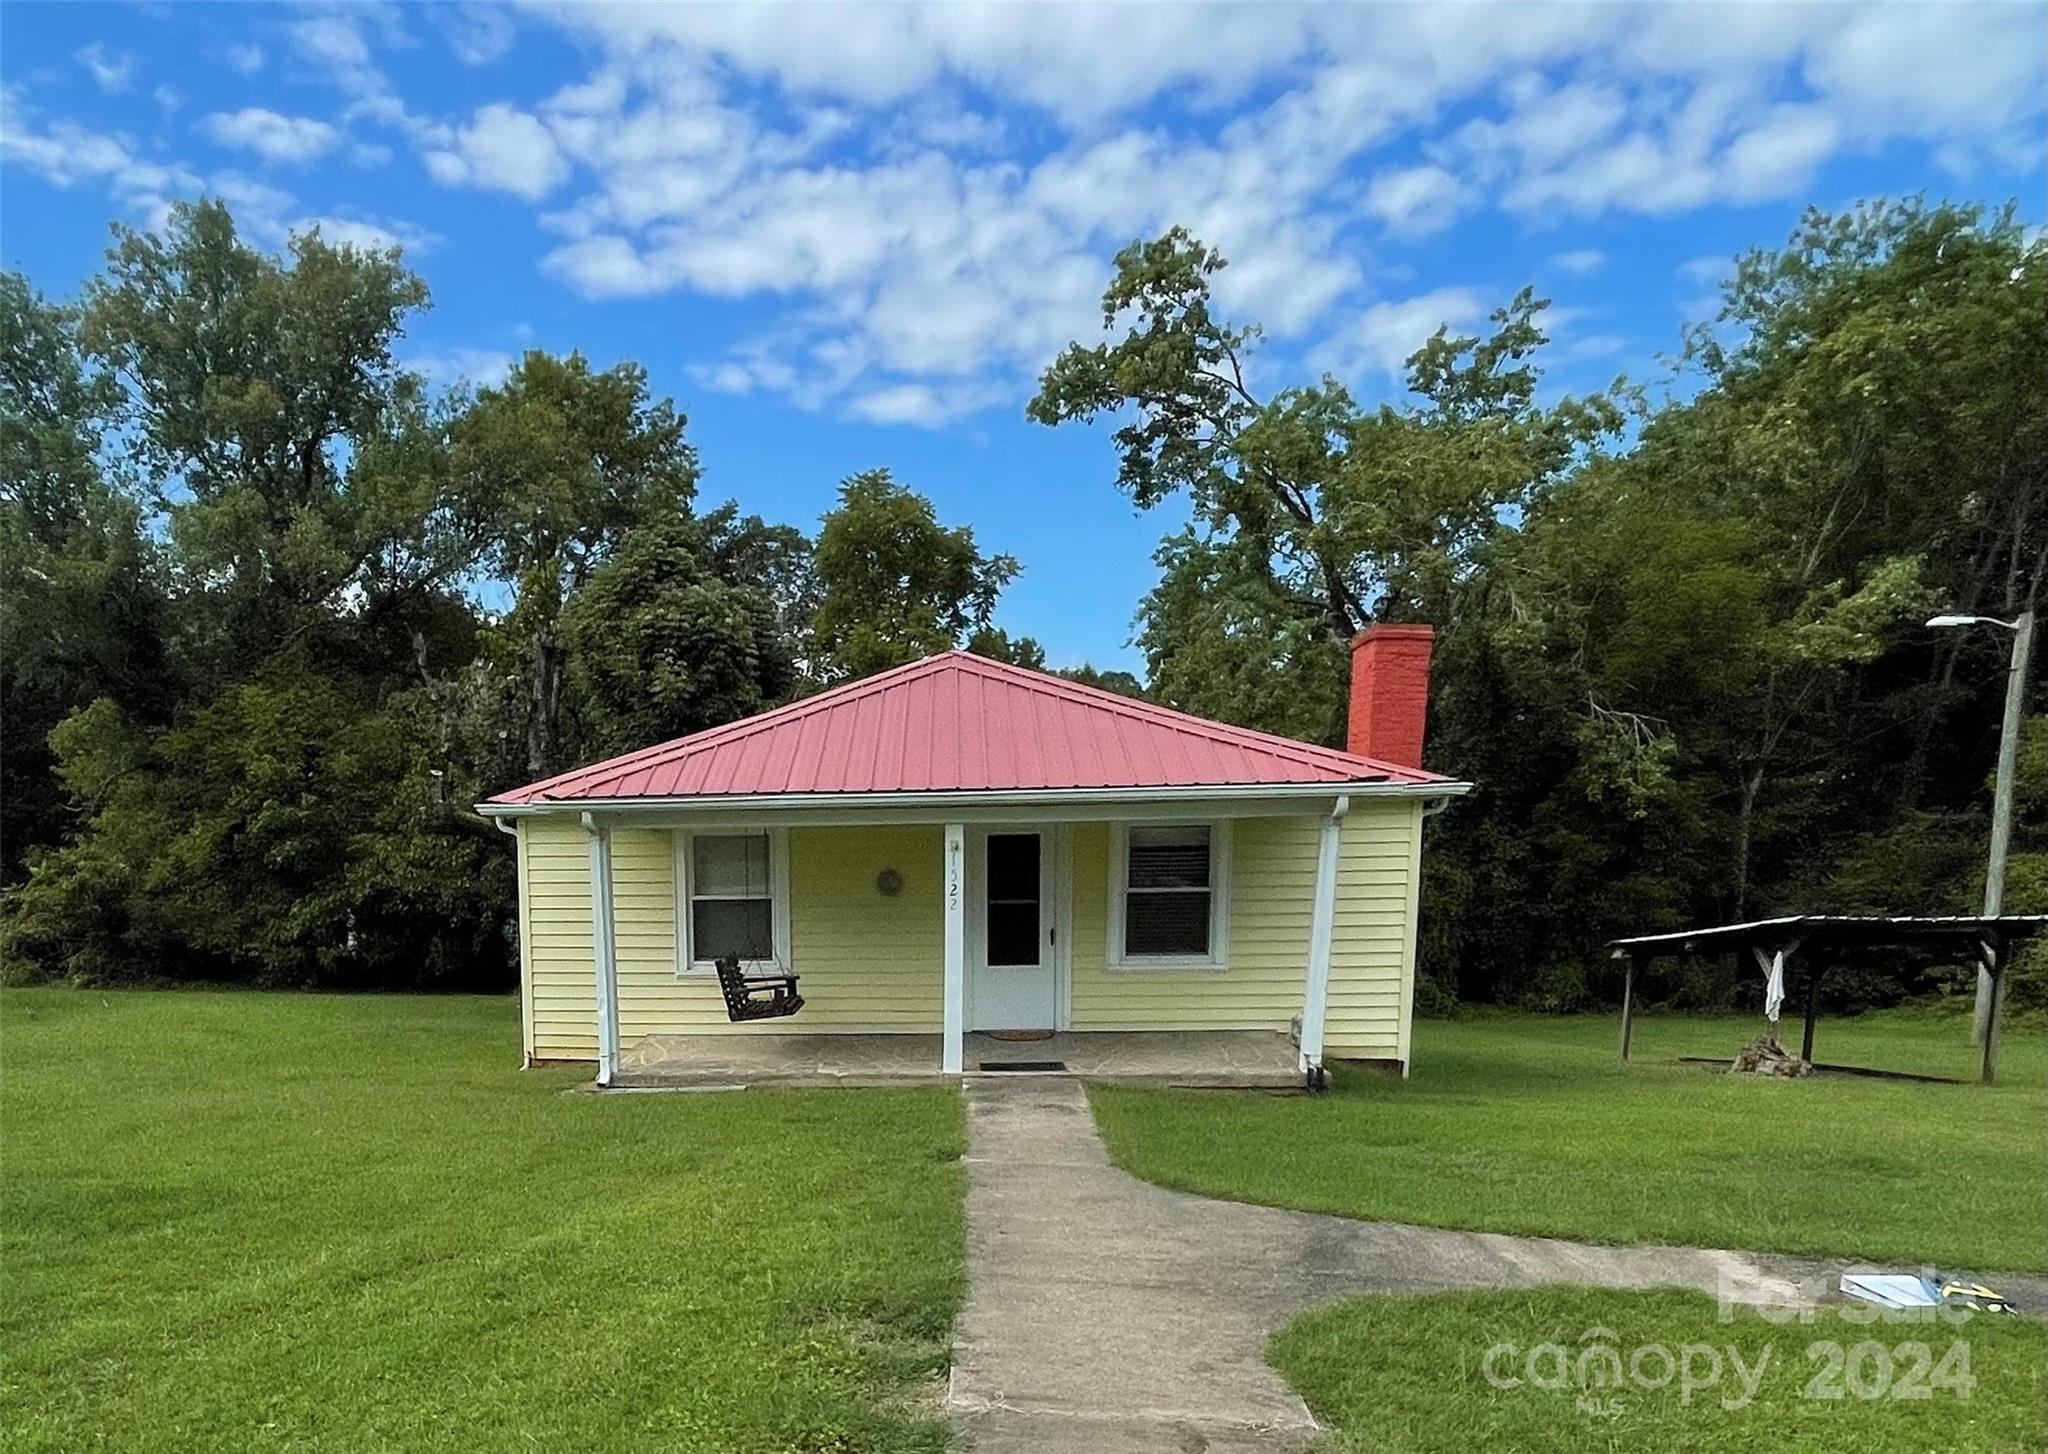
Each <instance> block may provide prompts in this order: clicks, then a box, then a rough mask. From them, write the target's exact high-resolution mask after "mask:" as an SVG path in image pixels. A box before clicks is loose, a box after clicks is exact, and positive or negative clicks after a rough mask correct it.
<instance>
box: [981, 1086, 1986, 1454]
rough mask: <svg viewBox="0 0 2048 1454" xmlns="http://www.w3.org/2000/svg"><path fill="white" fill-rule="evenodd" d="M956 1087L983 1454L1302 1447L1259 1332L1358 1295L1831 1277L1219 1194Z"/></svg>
mask: <svg viewBox="0 0 2048 1454" xmlns="http://www.w3.org/2000/svg"><path fill="white" fill-rule="evenodd" d="M965 1094H966V1098H967V1118H968V1121H967V1124H968V1190H967V1269H968V1291H967V1305H966V1308H965V1310H964V1311H963V1312H962V1314H961V1319H960V1325H959V1328H958V1330H957V1332H956V1334H955V1339H954V1348H953V1375H952V1384H951V1388H950V1390H949V1393H948V1399H947V1403H948V1407H949V1409H950V1411H951V1412H952V1414H953V1417H954V1419H955V1420H956V1422H957V1424H958V1426H959V1427H960V1429H961V1431H962V1433H963V1435H964V1436H965V1437H966V1440H967V1442H968V1445H969V1447H970V1448H972V1449H974V1450H976V1451H978V1454H1023V1451H1033V1454H1059V1451H1073V1454H1083V1451H1086V1454H1153V1451H1161V1454H1200V1451H1213V1454H1237V1451H1251V1450H1291V1449H1298V1448H1300V1447H1301V1446H1302V1444H1304V1443H1305V1442H1306V1441H1307V1440H1308V1439H1309V1438H1310V1437H1311V1436H1312V1435H1313V1434H1314V1432H1315V1429H1316V1425H1315V1421H1314V1420H1313V1419H1312V1418H1311V1417H1310V1415H1309V1412H1308V1409H1307V1407H1306V1406H1304V1405H1303V1403H1302V1402H1301V1399H1300V1398H1299V1397H1298V1396H1296V1395H1295V1393H1294V1392H1293V1391H1292V1390H1291V1389H1289V1388H1288V1386H1287V1384H1286V1383H1285V1382H1284V1381H1283V1380H1282V1379H1281V1377H1280V1375H1279V1374H1277V1373H1275V1372H1274V1371H1273V1370H1272V1369H1271V1368H1270V1367H1269V1366H1268V1365H1267V1363H1266V1360H1265V1349H1266V1340H1267V1338H1268V1337H1269V1335H1270V1334H1272V1333H1273V1332H1275V1331H1277V1330H1278V1329H1279V1328H1281V1327H1283V1326H1284V1325H1285V1324H1286V1323H1287V1322H1288V1321H1289V1320H1290V1319H1292V1318H1293V1316H1294V1315H1295V1314H1296V1313H1298V1312H1299V1311H1301V1310H1302V1309H1303V1308H1305V1307H1307V1306H1309V1305H1311V1304H1313V1303H1319V1302H1324V1301H1327V1300H1329V1299H1331V1298H1336V1297H1342V1296H1344V1295H1346V1294H1350V1293H1361V1292H1404V1291H1440V1290H1446V1289H1455V1288H1489V1287H1530V1286H1537V1285H1541V1284H1555V1283H1575V1284H1580V1285H1585V1286H1594V1287H1623V1288H1646V1287H1686V1288H1694V1289H1697V1290H1699V1291H1701V1292H1704V1293H1707V1294H1708V1295H1710V1296H1713V1295H1717V1294H1719V1293H1721V1292H1723V1291H1724V1290H1726V1291H1728V1292H1729V1294H1730V1295H1731V1296H1734V1297H1736V1298H1737V1299H1738V1300H1742V1301H1775V1300H1779V1299H1783V1298H1786V1297H1789V1296H1792V1295H1794V1294H1795V1291H1796V1289H1797V1288H1799V1287H1800V1286H1801V1285H1804V1286H1805V1287H1807V1288H1826V1287H1832V1286H1834V1279H1835V1278H1836V1277H1838V1276H1839V1274H1840V1272H1841V1270H1842V1268H1841V1266H1840V1265H1839V1264H1824V1263H1820V1262H1812V1261H1805V1260H1801V1259H1795V1258H1782V1257H1762V1256H1756V1255H1752V1254H1748V1253H1738V1252H1712V1251H1703V1250H1699V1249H1693V1248H1672V1247H1643V1248H1621V1247H1594V1246H1587V1245H1583V1244H1579V1243H1573V1242H1560V1241H1553V1240H1550V1239H1547V1238H1534V1237H1508V1236H1499V1235H1494V1234H1490V1233H1476V1232H1452V1231H1443V1230H1439V1229H1434V1228H1427V1227H1410V1226H1403V1225H1398V1224H1394V1223H1385V1222H1359V1221H1353V1220H1351V1219H1349V1218H1346V1217H1333V1216H1321V1215H1316V1214H1313V1213H1307V1212H1290V1211H1281V1210H1277V1209H1275V1208H1270V1207H1255V1206H1249V1205H1245V1204H1243V1203H1238V1202H1224V1201H1215V1200H1212V1199H1210V1198H1207V1197H1199V1196H1192V1195H1189V1194H1186V1193H1183V1192H1174V1191H1167V1190H1165V1189H1163V1188H1160V1187H1155V1186H1152V1185H1150V1184H1149V1183H1147V1182H1142V1181H1139V1180H1138V1179H1137V1178H1136V1177H1133V1176H1130V1175H1127V1174H1126V1173H1124V1172H1121V1171H1118V1170H1117V1169H1116V1168H1115V1167H1113V1166H1112V1165H1110V1161H1109V1155H1108V1153H1107V1151H1106V1150H1105V1149H1104V1147H1103V1145H1102V1141H1101V1139H1100V1138H1099V1137H1098V1136H1097V1135H1096V1133H1095V1121H1094V1117H1093V1116H1092V1115H1091V1113H1090V1112H1089V1109H1088V1099H1087V1094H1086V1092H1085V1091H1084V1090H1083V1088H1082V1085H1081V1083H1080V1082H1079V1081H1077V1080H1074V1079H1071V1078H1065V1077H1061V1078H1053V1077H1029V1078H1025V1077H1009V1076H1005V1077H1001V1078H986V1079H973V1078H970V1079H969V1080H968V1081H967V1082H966V1083H965ZM2000 1281H2001V1283H2004V1284H2011V1283H2013V1282H2015V1281H2016V1279H2010V1278H2007V1279H2001V1280H2000ZM2011 1290H2012V1291H2014V1292H2016V1293H2017V1292H2019V1291H2020V1289H2018V1288H2017V1287H2014V1288H2012V1289H2011Z"/></svg>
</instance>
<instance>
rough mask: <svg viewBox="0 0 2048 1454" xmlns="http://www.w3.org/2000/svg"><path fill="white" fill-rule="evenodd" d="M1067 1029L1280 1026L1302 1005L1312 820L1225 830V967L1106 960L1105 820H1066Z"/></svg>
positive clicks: (1312, 870)
mask: <svg viewBox="0 0 2048 1454" xmlns="http://www.w3.org/2000/svg"><path fill="white" fill-rule="evenodd" d="M1073 838H1074V957H1073V985H1074V995H1073V1005H1074V1012H1073V1026H1074V1028H1075V1029H1076V1030H1193V1029H1201V1030H1285V1029H1286V1028H1287V1025H1288V1021H1289V1020H1291V1019H1292V1018H1293V1017H1294V1016H1295V1015H1298V1014H1300V1013H1301V993H1302V986H1303V984H1304V982H1305V980H1306V978H1307V966H1308V919H1309V910H1310V907H1311V905H1312V902H1313V898H1314V894H1315V882H1316V824H1315V822H1314V821H1313V820H1312V819H1308V818H1245V819H1240V820H1239V821H1237V822H1235V823H1233V824H1232V825H1231V829H1230V882H1231V895H1230V910H1229V914H1230V926H1229V930H1228V947H1229V961H1230V962H1229V967H1228V968H1225V969H1175V970H1158V969H1111V968H1109V967H1108V963H1107V960H1108V956H1109V844H1110V830H1109V827H1108V825H1107V824H1103V823H1083V824H1077V825H1075V828H1074V835H1073Z"/></svg>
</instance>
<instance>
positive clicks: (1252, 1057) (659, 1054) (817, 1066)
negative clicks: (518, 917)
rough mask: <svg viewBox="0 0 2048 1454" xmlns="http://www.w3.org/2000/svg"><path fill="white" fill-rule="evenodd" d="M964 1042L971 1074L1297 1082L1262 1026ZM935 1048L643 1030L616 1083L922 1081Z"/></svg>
mask: <svg viewBox="0 0 2048 1454" xmlns="http://www.w3.org/2000/svg"><path fill="white" fill-rule="evenodd" d="M964 1049H965V1056H964V1060H965V1068H966V1073H967V1074H968V1075H970V1076H972V1075H982V1074H990V1075H1000V1074H1004V1073H1006V1072H1005V1071H1004V1069H1003V1067H1005V1066H1014V1065H1017V1064H1018V1063H1019V1062H1024V1063H1026V1064H1027V1065H1029V1064H1030V1063H1032V1062H1044V1061H1058V1062H1060V1063H1061V1064H1063V1065H1064V1066H1065V1067H1066V1069H1065V1072H1064V1073H1065V1074H1068V1075H1073V1076H1077V1077H1079V1078H1081V1079H1084V1080H1101V1081H1116V1082H1123V1083H1130V1084H1140V1085H1180V1086H1206V1087H1236V1088H1240V1089H1274V1090H1280V1089H1297V1088H1299V1087H1300V1086H1301V1083H1302V1078H1301V1072H1300V1070H1299V1068H1298V1061H1297V1059H1296V1055H1295V1048H1294V1041H1293V1039H1292V1037H1290V1036H1288V1035H1284V1034H1281V1033H1279V1032H1277V1031H1268V1030H1088V1031H1061V1032H1060V1033H1058V1034H1056V1035H1054V1036H1052V1037H1051V1038H1050V1039H1046V1040H997V1039H995V1038H994V1037H993V1036H990V1035H984V1034H972V1035H969V1036H968V1037H967V1041H966V1045H965V1047H964ZM940 1050H941V1043H940V1037H939V1036H937V1035H775V1034H735V1035H650V1036H647V1037H646V1038H645V1039H642V1040H639V1041H637V1042H635V1043H634V1044H631V1045H627V1046H624V1047H622V1048H621V1051H620V1054H619V1074H618V1076H617V1079H616V1082H615V1083H616V1085H617V1086H618V1087H620V1088H622V1089H629V1090H657V1089H661V1090H666V1089H697V1090H706V1089H712V1088H722V1087H741V1086H750V1085H907V1084H917V1083H921V1082H923V1083H930V1082H939V1081H943V1080H945V1079H946V1077H945V1076H943V1075H942V1074H940V1071H939V1058H940ZM1051 1073H1052V1074H1060V1073H1061V1072H1059V1071H1054V1072H1051Z"/></svg>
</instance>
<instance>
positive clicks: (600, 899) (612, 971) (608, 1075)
mask: <svg viewBox="0 0 2048 1454" xmlns="http://www.w3.org/2000/svg"><path fill="white" fill-rule="evenodd" d="M583 831H584V832H585V833H587V834H589V835H590V948H591V959H592V961H593V964H594V967H595V969H596V972H597V1083H598V1084H599V1085H610V1084H611V1083H612V1078H613V1077H614V1076H616V1075H617V1074H618V1071H619V952H618V935H617V930H616V923H617V921H616V918H615V916H614V914H613V912H612V830H611V829H610V828H608V827H606V826H604V825H603V824H602V823H600V822H598V821H597V819H596V818H594V817H593V816H591V815H590V814H589V813H585V814H584V815H583Z"/></svg>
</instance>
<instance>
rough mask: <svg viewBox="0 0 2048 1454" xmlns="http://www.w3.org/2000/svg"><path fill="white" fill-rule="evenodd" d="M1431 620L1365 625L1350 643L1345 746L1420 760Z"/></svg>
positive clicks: (1410, 763)
mask: <svg viewBox="0 0 2048 1454" xmlns="http://www.w3.org/2000/svg"><path fill="white" fill-rule="evenodd" d="M1435 644H1436V628H1435V627H1433V626H1387V625H1380V626H1368V627H1366V628H1365V630H1363V631H1361V632H1359V633H1358V638H1357V639H1356V640H1355V641H1353V642H1352V643H1351V714H1350V730H1349V732H1348V733H1347V734H1346V736H1347V740H1346V742H1345V746H1346V747H1347V748H1349V749H1350V750H1351V751H1352V752H1355V753H1357V754H1358V755H1359V756H1361V757H1376V758H1378V759H1379V760H1380V761H1381V762H1391V763H1394V764H1396V765H1397V766H1400V767H1421V766H1422V732H1423V727H1424V724H1425V723H1426V722H1427V721H1428V718H1429V654H1430V650H1431V649H1432V648H1433V647H1434V646H1435Z"/></svg>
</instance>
